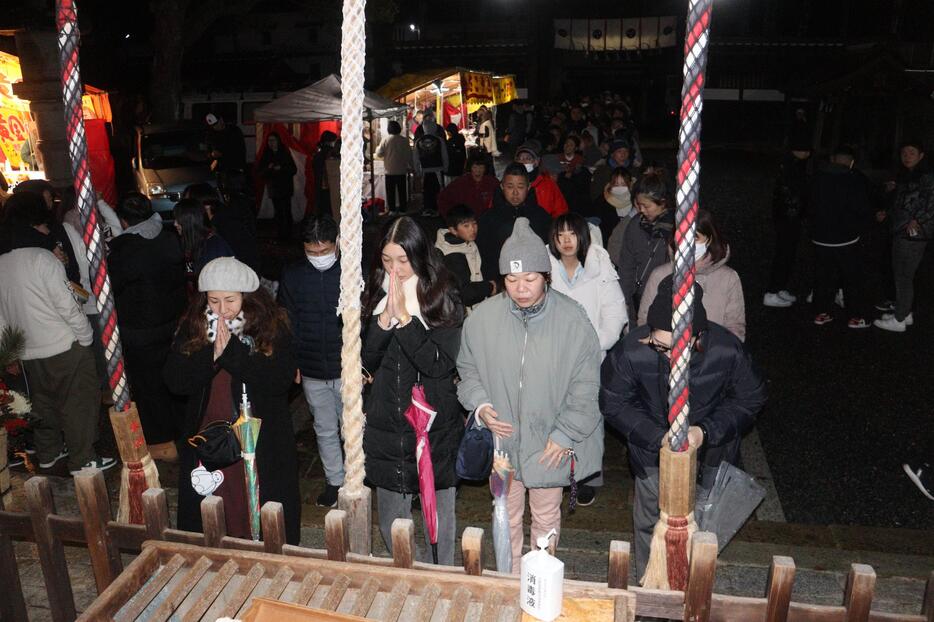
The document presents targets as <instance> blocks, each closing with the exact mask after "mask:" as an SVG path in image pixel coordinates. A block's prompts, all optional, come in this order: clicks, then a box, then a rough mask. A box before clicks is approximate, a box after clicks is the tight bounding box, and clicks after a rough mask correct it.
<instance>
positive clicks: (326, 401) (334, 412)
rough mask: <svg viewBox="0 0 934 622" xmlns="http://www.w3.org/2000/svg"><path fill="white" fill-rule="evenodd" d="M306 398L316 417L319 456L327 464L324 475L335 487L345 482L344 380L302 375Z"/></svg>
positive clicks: (313, 416) (313, 415) (315, 425)
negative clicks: (342, 427)
mask: <svg viewBox="0 0 934 622" xmlns="http://www.w3.org/2000/svg"><path fill="white" fill-rule="evenodd" d="M302 390H303V391H304V392H305V401H306V402H308V408H309V409H310V410H311V416H312V418H313V420H314V428H315V436H316V437H317V438H318V455H319V456H320V457H321V464H322V465H323V466H324V477H325V479H327V482H328V484H330V485H331V486H341V485H343V483H344V452H343V446H342V445H341V415H342V413H343V410H344V405H343V404H344V403H343V400H342V399H341V379H340V378H337V379H335V380H318V379H317V378H308V377H306V376H302Z"/></svg>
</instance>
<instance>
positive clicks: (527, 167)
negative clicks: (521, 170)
mask: <svg viewBox="0 0 934 622" xmlns="http://www.w3.org/2000/svg"><path fill="white" fill-rule="evenodd" d="M523 166H525V171H526V172H527V173H531V172H532V171H534V170H535V165H534V164H532V163H531V162H526V163H525V164H523Z"/></svg>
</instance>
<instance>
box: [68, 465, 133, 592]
mask: <svg viewBox="0 0 934 622" xmlns="http://www.w3.org/2000/svg"><path fill="white" fill-rule="evenodd" d="M74 481H75V493H76V495H77V497H78V508H79V509H80V510H81V518H82V519H83V521H84V535H85V537H86V538H87V542H88V555H89V557H90V558H91V568H92V569H93V570H94V581H95V582H96V583H97V593H98V594H100V593H101V592H103V591H104V590H106V589H107V586H108V585H110V584H111V583H112V582H113V580H114V579H116V578H117V577H118V576H119V575H120V573H121V572H122V571H123V562H122V561H121V560H120V551H119V549H118V548H117V547H116V545H115V544H114V542H113V540H112V539H111V538H110V535H109V534H108V532H107V523H108V522H110V519H111V515H110V499H109V498H108V496H107V482H106V481H104V473H103V472H102V471H100V470H99V469H89V470H85V471H81V472H80V473H78V474H77V475H75V477H74Z"/></svg>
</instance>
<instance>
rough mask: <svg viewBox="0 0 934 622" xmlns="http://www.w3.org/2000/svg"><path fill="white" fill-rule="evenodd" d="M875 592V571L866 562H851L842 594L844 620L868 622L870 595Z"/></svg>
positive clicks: (870, 604) (870, 605)
mask: <svg viewBox="0 0 934 622" xmlns="http://www.w3.org/2000/svg"><path fill="white" fill-rule="evenodd" d="M875 592H876V571H875V570H873V569H872V566H867V565H866V564H851V565H850V574H849V575H847V578H846V592H844V594H843V606H844V607H845V608H846V614H845V615H844V616H843V619H844V621H845V622H868V620H869V610H870V609H871V608H872V597H873V596H874V595H875Z"/></svg>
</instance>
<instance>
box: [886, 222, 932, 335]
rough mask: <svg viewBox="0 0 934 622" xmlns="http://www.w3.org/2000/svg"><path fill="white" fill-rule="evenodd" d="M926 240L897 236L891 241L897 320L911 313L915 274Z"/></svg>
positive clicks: (901, 320)
mask: <svg viewBox="0 0 934 622" xmlns="http://www.w3.org/2000/svg"><path fill="white" fill-rule="evenodd" d="M927 245H928V244H927V241H925V240H912V239H909V238H901V237H897V238H895V240H894V241H893V243H892V268H893V270H894V272H895V319H896V320H898V321H899V322H903V321H905V318H906V317H907V316H908V314H909V313H911V307H912V305H913V304H914V301H915V274H916V273H917V272H918V266H920V265H921V260H922V259H924V250H925V249H926V248H927Z"/></svg>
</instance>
